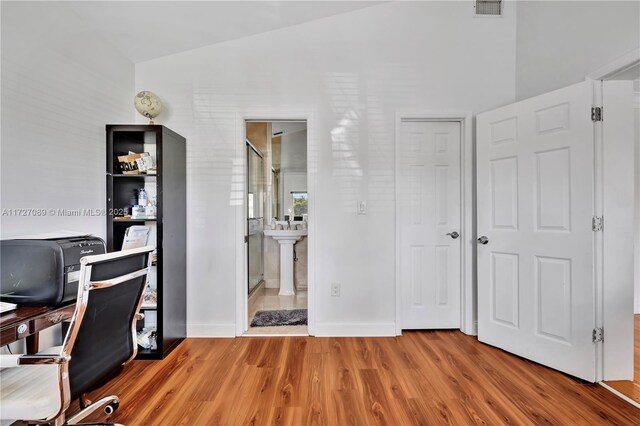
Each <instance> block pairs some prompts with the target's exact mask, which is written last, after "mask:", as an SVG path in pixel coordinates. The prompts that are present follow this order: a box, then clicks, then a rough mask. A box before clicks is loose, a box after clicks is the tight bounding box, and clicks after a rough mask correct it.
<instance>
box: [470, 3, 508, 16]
mask: <svg viewBox="0 0 640 426" xmlns="http://www.w3.org/2000/svg"><path fill="white" fill-rule="evenodd" d="M475 3H476V4H475V6H474V8H475V10H476V16H502V0H476V2H475Z"/></svg>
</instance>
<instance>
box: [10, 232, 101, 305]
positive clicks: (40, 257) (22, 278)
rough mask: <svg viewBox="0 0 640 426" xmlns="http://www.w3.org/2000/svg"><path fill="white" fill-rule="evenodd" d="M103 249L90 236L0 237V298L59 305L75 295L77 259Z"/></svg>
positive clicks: (96, 240)
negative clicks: (2, 238)
mask: <svg viewBox="0 0 640 426" xmlns="http://www.w3.org/2000/svg"><path fill="white" fill-rule="evenodd" d="M102 253H105V245H104V241H102V239H100V238H98V237H94V236H90V235H87V236H82V237H72V238H53V239H43V240H2V241H0V279H1V280H2V281H1V282H0V299H1V300H2V301H3V302H10V303H15V304H17V305H20V306H59V305H62V304H64V303H66V302H70V301H73V300H75V299H76V296H77V294H78V281H79V280H80V259H81V258H82V257H84V256H91V255H95V254H102Z"/></svg>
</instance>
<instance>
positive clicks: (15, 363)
mask: <svg viewBox="0 0 640 426" xmlns="http://www.w3.org/2000/svg"><path fill="white" fill-rule="evenodd" d="M70 359H71V357H70V356H61V355H18V354H16V355H0V367H1V368H11V367H19V366H21V365H45V364H64V363H66V362H69V360H70Z"/></svg>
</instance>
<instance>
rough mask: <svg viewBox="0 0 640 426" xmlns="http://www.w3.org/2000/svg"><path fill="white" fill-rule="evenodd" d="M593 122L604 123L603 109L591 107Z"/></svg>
mask: <svg viewBox="0 0 640 426" xmlns="http://www.w3.org/2000/svg"><path fill="white" fill-rule="evenodd" d="M591 121H593V122H596V121H602V107H596V106H594V107H591Z"/></svg>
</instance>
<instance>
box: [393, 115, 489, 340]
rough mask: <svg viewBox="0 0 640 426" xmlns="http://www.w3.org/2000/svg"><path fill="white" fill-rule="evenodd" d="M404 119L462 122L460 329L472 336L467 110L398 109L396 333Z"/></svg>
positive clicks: (471, 151)
mask: <svg viewBox="0 0 640 426" xmlns="http://www.w3.org/2000/svg"><path fill="white" fill-rule="evenodd" d="M403 120H413V121H426V122H442V121H448V122H458V123H460V143H461V147H460V174H461V176H460V194H461V197H460V234H461V236H462V244H461V246H460V330H461V331H462V332H463V333H465V334H469V335H473V336H475V335H477V334H478V318H477V307H476V303H477V302H476V300H477V297H476V296H477V295H476V288H477V283H476V243H475V242H476V223H475V161H474V158H475V144H474V140H473V131H472V124H473V115H472V112H471V111H464V110H426V111H396V119H395V125H396V132H395V167H394V178H395V193H396V199H395V216H396V221H395V256H396V258H395V280H396V335H398V336H400V335H402V289H401V286H400V268H399V266H398V265H400V241H399V239H400V234H399V232H398V230H399V229H400V226H401V224H400V215H399V214H398V199H397V194H398V193H399V191H400V188H399V180H398V170H399V164H398V158H399V149H400V140H401V137H400V132H401V130H400V127H401V125H402V121H403Z"/></svg>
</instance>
